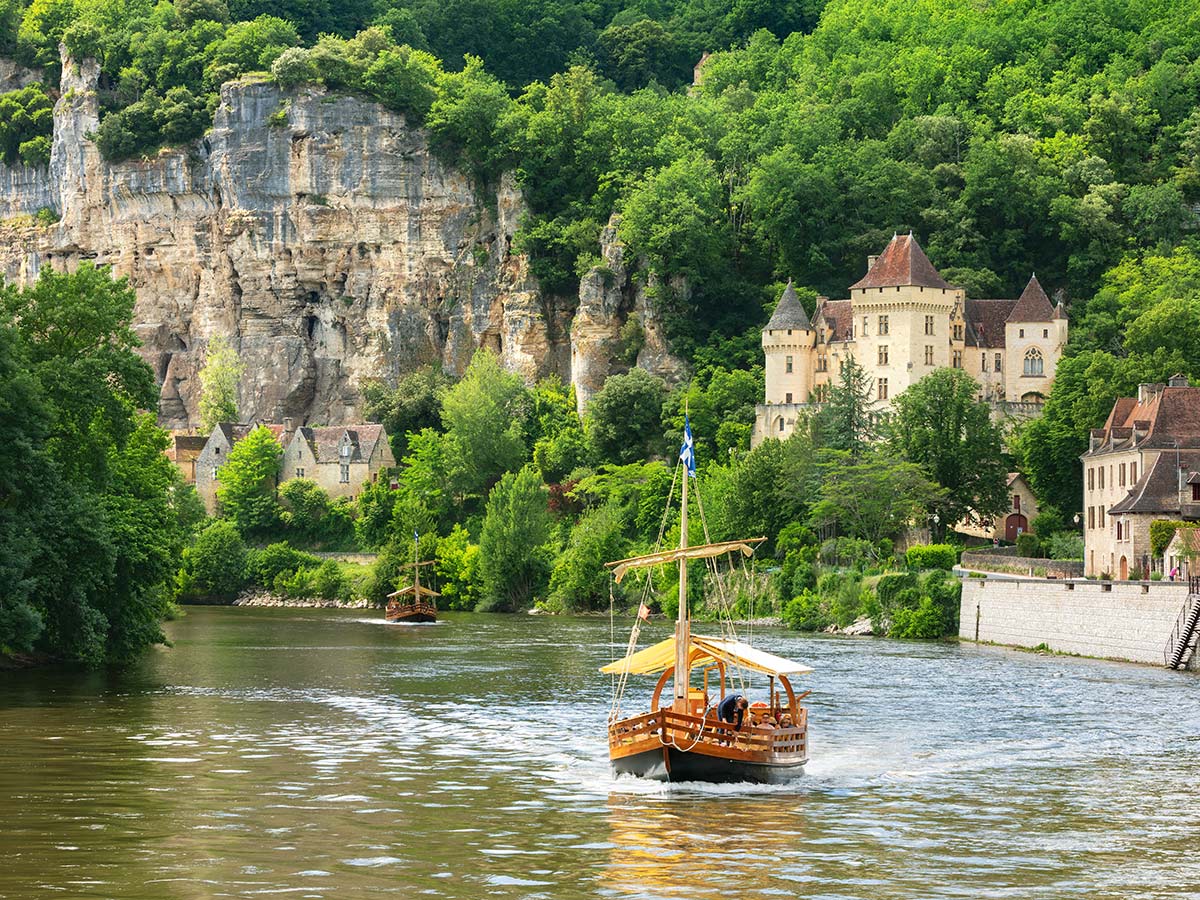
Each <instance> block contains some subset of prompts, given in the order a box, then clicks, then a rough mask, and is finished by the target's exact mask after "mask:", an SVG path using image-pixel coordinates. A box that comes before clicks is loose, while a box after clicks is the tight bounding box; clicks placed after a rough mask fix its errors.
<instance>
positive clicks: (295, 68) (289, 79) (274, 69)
mask: <svg viewBox="0 0 1200 900" xmlns="http://www.w3.org/2000/svg"><path fill="white" fill-rule="evenodd" d="M271 77H272V78H274V79H275V83H276V84H278V85H279V86H280V87H281V88H293V87H296V86H297V85H300V84H307V83H309V82H314V81H318V80H319V79H320V73H319V72H318V71H317V64H316V63H315V62H314V61H313V58H312V54H311V53H310V52H309V51H308V50H303V49H301V48H300V47H289V48H288V49H286V50H284V51H283V52H282V53H280V54H279V56H278V57H277V58H276V59H275V62H273V63H271Z"/></svg>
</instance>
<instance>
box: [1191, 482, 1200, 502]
mask: <svg viewBox="0 0 1200 900" xmlns="http://www.w3.org/2000/svg"><path fill="white" fill-rule="evenodd" d="M1192 500H1200V484H1193V485H1192Z"/></svg>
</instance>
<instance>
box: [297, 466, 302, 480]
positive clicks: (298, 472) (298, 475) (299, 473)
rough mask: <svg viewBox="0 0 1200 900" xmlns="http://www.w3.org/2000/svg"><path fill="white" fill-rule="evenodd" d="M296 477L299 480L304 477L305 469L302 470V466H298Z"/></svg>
mask: <svg viewBox="0 0 1200 900" xmlns="http://www.w3.org/2000/svg"><path fill="white" fill-rule="evenodd" d="M296 477H297V478H303V477H304V469H302V468H301V467H300V466H296Z"/></svg>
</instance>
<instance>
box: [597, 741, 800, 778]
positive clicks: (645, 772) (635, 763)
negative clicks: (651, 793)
mask: <svg viewBox="0 0 1200 900" xmlns="http://www.w3.org/2000/svg"><path fill="white" fill-rule="evenodd" d="M612 767H613V772H614V773H615V774H617V775H636V776H637V777H638V778H648V779H650V780H651V781H669V782H675V781H703V782H707V783H709V784H739V783H742V782H749V783H751V784H786V783H787V782H789V781H792V780H793V779H796V778H799V777H800V776H801V775H803V774H804V764H803V763H792V764H786V765H785V764H780V765H770V764H767V763H752V762H743V761H742V760H736V759H725V758H724V757H720V756H709V755H707V754H705V753H694V752H692V753H686V752H684V751H682V750H676V749H675V748H674V747H658V748H656V749H654V750H646V751H644V752H642V753H635V754H633V755H632V756H623V757H621V758H620V759H614V760H613V761H612Z"/></svg>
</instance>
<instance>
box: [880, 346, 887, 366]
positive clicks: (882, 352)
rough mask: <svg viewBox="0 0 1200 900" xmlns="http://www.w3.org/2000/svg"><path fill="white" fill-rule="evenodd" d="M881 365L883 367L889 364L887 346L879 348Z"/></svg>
mask: <svg viewBox="0 0 1200 900" xmlns="http://www.w3.org/2000/svg"><path fill="white" fill-rule="evenodd" d="M879 364H880V365H881V366H886V365H887V364H888V348H887V344H884V345H882V346H881V347H880V348H879Z"/></svg>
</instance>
